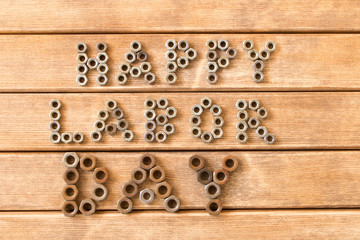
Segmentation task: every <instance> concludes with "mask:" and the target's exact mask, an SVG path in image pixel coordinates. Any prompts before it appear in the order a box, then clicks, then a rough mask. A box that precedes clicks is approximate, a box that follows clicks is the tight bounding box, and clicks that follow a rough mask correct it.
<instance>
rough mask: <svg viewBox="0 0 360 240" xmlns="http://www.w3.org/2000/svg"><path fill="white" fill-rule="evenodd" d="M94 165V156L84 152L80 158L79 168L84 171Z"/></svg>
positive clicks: (91, 168)
mask: <svg viewBox="0 0 360 240" xmlns="http://www.w3.org/2000/svg"><path fill="white" fill-rule="evenodd" d="M95 167H96V158H95V157H94V156H92V155H89V154H85V155H83V156H82V157H81V158H80V168H81V169H82V170H84V171H91V170H93V169H94V168H95Z"/></svg>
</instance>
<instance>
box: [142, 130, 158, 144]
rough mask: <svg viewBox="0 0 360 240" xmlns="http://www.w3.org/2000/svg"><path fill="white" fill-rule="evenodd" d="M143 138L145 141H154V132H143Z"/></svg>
mask: <svg viewBox="0 0 360 240" xmlns="http://www.w3.org/2000/svg"><path fill="white" fill-rule="evenodd" d="M144 139H145V141H146V142H153V141H155V133H154V132H149V131H148V132H146V133H145V134H144Z"/></svg>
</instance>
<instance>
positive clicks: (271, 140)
mask: <svg viewBox="0 0 360 240" xmlns="http://www.w3.org/2000/svg"><path fill="white" fill-rule="evenodd" d="M264 141H265V143H266V144H274V142H275V136H274V134H271V133H268V134H266V136H265V137H264Z"/></svg>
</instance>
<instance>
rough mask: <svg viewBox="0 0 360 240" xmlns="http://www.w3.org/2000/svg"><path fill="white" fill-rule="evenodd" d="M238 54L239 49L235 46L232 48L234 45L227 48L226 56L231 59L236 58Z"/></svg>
mask: <svg viewBox="0 0 360 240" xmlns="http://www.w3.org/2000/svg"><path fill="white" fill-rule="evenodd" d="M236 55H237V51H236V49H235V48H232V47H229V48H228V49H227V50H226V56H227V57H228V58H230V59H233V58H235V57H236Z"/></svg>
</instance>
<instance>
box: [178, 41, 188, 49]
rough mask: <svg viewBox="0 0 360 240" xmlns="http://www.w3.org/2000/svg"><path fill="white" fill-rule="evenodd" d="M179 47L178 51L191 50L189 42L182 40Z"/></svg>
mask: <svg viewBox="0 0 360 240" xmlns="http://www.w3.org/2000/svg"><path fill="white" fill-rule="evenodd" d="M177 47H178V49H179V50H180V51H183V52H185V51H186V50H188V49H189V43H188V41H186V40H180V41H179V42H178V45H177Z"/></svg>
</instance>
